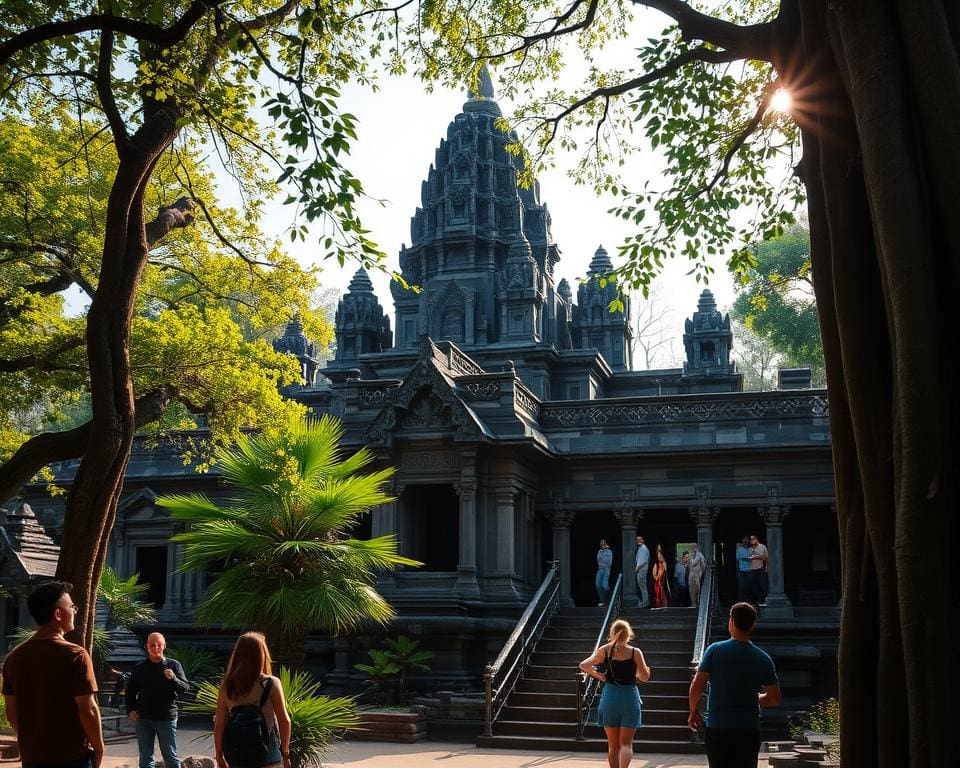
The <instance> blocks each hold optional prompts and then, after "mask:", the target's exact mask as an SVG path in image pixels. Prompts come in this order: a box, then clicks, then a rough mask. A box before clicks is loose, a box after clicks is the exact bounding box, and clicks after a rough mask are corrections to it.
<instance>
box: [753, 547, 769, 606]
mask: <svg viewBox="0 0 960 768" xmlns="http://www.w3.org/2000/svg"><path fill="white" fill-rule="evenodd" d="M767 557H768V554H767V548H766V547H765V546H764V545H763V544H761V543H760V539H758V538H757V537H756V536H751V537H750V578H751V579H753V594H754V595H755V596H756V598H757V602H758V603H759V604H760V605H764V604H765V603H766V602H767V592H768V591H769V588H768V586H767Z"/></svg>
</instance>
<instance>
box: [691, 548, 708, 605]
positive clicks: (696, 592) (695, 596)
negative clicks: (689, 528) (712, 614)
mask: <svg viewBox="0 0 960 768" xmlns="http://www.w3.org/2000/svg"><path fill="white" fill-rule="evenodd" d="M706 569H707V560H706V558H705V557H704V556H703V553H702V552H700V551H699V550H698V549H697V545H696V544H691V545H690V560H689V562H688V564H687V589H689V590H690V606H691V607H692V608H696V607H697V606H699V605H700V582H701V581H702V580H703V573H704V571H705V570H706Z"/></svg>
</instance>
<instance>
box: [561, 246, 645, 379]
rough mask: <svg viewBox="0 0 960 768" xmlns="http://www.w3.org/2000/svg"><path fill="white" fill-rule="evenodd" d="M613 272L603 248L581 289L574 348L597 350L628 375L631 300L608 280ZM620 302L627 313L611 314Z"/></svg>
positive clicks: (630, 358)
mask: <svg viewBox="0 0 960 768" xmlns="http://www.w3.org/2000/svg"><path fill="white" fill-rule="evenodd" d="M611 272H613V262H612V261H611V260H610V256H609V254H608V253H607V251H606V249H605V248H604V247H603V246H602V245H601V246H600V247H599V248H597V250H596V252H595V253H594V254H593V259H592V260H591V261H590V267H589V269H588V270H587V279H586V280H585V281H584V282H582V283H581V284H580V286H579V287H578V288H577V304H576V306H575V307H574V308H573V325H572V330H573V332H572V336H573V344H574V347H575V348H577V349H596V350H597V351H598V352H600V354H601V355H603V357H604V359H605V360H606V361H607V362H608V363H609V364H610V367H611V368H613V370H615V371H628V370H630V369H631V368H632V367H633V359H632V356H631V349H630V348H631V341H632V339H633V329H632V328H631V327H630V298H629V296H626V297H621V296H620V295H619V290H618V288H617V284H616V282H615V281H613V280H608V279H607V276H608V275H609V274H610V273H611ZM601 282H603V284H602V285H601ZM617 299H621V300H622V301H623V304H624V307H623V310H617V311H615V312H611V311H610V305H611V303H612V302H614V301H616V300H617Z"/></svg>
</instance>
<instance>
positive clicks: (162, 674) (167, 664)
mask: <svg viewBox="0 0 960 768" xmlns="http://www.w3.org/2000/svg"><path fill="white" fill-rule="evenodd" d="M166 648H167V641H166V640H165V639H164V637H163V635H161V634H160V633H159V632H152V633H150V634H149V635H147V660H146V661H141V662H140V663H139V664H137V666H135V667H134V668H133V674H132V675H131V676H130V679H129V680H128V681H127V697H126V698H127V716H128V717H129V718H130V720H131V721H133V723H134V726H135V728H136V731H137V747H138V749H139V752H140V768H154V765H155V763H154V759H153V745H154V742H160V754H161V755H163V764H164V766H165V768H180V759H179V758H178V757H177V698H178V697H179V696H180V695H181V694H184V693H186V692H187V691H188V690H189V689H190V683H188V682H187V676H186V675H185V674H184V672H183V667H182V666H181V665H180V662H179V661H177V660H176V659H168V658H166V657H165V656H164V655H163V652H164V651H165V650H166Z"/></svg>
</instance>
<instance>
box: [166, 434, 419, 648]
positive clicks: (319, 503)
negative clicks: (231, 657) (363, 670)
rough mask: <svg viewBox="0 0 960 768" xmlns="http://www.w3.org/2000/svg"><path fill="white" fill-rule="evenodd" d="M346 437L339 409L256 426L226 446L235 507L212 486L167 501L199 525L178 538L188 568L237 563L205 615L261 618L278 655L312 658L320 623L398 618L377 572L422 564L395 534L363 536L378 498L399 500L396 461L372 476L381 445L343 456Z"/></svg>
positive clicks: (176, 514) (218, 620) (209, 618)
mask: <svg viewBox="0 0 960 768" xmlns="http://www.w3.org/2000/svg"><path fill="white" fill-rule="evenodd" d="M342 438H343V428H342V426H341V424H340V422H339V420H338V419H336V418H333V417H331V416H324V417H322V418H320V419H317V420H312V419H311V420H307V419H301V420H298V421H295V422H293V423H292V424H290V425H288V426H287V428H286V429H283V430H280V431H277V432H274V433H260V434H256V435H244V436H242V437H241V438H240V439H239V440H238V441H237V443H236V445H235V446H234V447H232V448H222V449H220V450H218V451H217V452H216V462H217V464H218V465H219V467H220V470H221V472H222V474H223V478H224V480H225V481H226V483H227V484H228V485H230V486H231V487H232V490H233V495H232V497H231V498H230V499H229V500H228V501H227V503H226V504H225V505H223V506H220V505H218V504H215V503H214V502H213V501H211V500H210V499H209V498H207V497H206V496H204V495H202V494H184V495H175V496H165V497H163V498H161V499H159V500H158V502H157V503H158V504H160V505H161V506H163V507H166V508H167V509H169V510H170V514H171V516H172V517H173V518H174V519H176V520H180V521H183V522H186V523H188V524H189V526H190V527H189V530H188V531H186V532H185V533H181V534H178V535H177V536H175V537H174V541H180V542H183V543H184V544H185V545H186V546H185V551H184V558H183V563H182V566H181V570H183V571H190V570H203V569H208V568H210V567H217V566H220V565H222V564H223V563H226V568H225V570H224V571H223V572H222V574H221V575H220V576H219V577H218V578H217V579H216V580H215V581H214V582H213V583H212V584H211V585H210V586H209V587H208V589H207V593H206V595H205V597H204V599H203V600H202V601H201V603H200V604H199V605H198V606H197V609H196V612H195V614H194V618H195V621H197V622H198V623H200V624H205V625H209V626H223V627H230V628H248V627H256V628H259V629H261V630H262V631H263V632H264V633H265V634H266V635H267V636H268V638H269V639H270V642H271V645H272V647H273V650H274V652H275V653H276V655H277V658H278V659H282V660H284V661H287V662H288V663H292V664H293V665H294V666H301V665H302V662H303V659H304V638H305V636H306V633H307V632H308V631H309V630H312V629H326V630H330V631H332V632H341V631H344V630H347V629H353V628H355V627H357V626H358V625H359V624H361V623H362V622H365V621H374V622H377V623H381V624H383V623H385V622H387V621H388V620H389V619H390V618H391V617H392V616H393V610H392V609H391V607H390V605H389V604H388V603H387V601H386V600H384V599H383V597H382V596H381V595H380V594H379V593H378V592H377V591H376V589H375V588H374V581H375V578H376V575H377V573H378V572H380V571H383V570H392V569H394V568H396V567H397V566H400V565H414V566H416V565H420V563H417V562H416V561H414V560H410V559H408V558H405V557H401V556H400V555H399V554H398V553H397V542H396V538H395V537H394V536H392V535H391V536H381V537H379V538H375V539H370V540H369V541H360V540H357V539H354V538H352V537H351V535H350V531H351V529H352V528H353V526H354V525H355V524H356V523H357V522H358V520H359V519H360V518H361V516H363V515H365V514H367V513H368V512H369V510H370V509H371V507H374V506H377V505H379V504H383V503H385V502H388V501H391V499H390V497H389V496H387V495H386V493H384V491H383V490H382V488H383V484H384V483H385V482H386V481H387V480H388V479H389V477H390V476H391V475H392V474H393V470H392V469H384V470H380V471H376V472H371V473H369V474H360V471H361V470H363V469H364V468H365V467H367V466H368V465H369V464H370V463H371V462H372V460H373V455H372V454H371V453H370V451H368V450H367V449H366V448H363V449H361V450H359V451H357V452H356V453H354V454H353V455H351V456H348V457H346V458H343V457H342V456H341V454H340V450H339V443H340V440H341V439H342Z"/></svg>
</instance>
